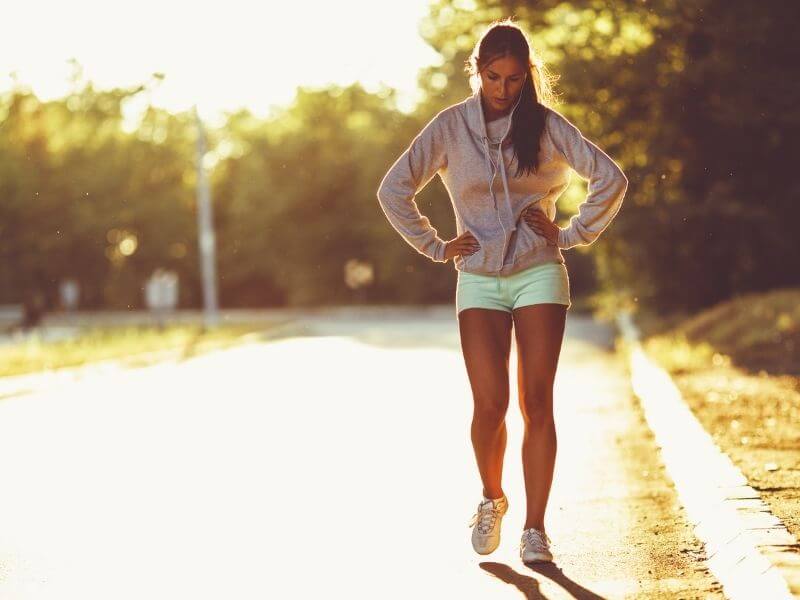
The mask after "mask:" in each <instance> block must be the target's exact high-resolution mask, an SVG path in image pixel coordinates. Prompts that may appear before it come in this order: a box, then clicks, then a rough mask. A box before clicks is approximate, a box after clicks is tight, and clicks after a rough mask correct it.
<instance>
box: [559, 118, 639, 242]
mask: <svg viewBox="0 0 800 600" xmlns="http://www.w3.org/2000/svg"><path fill="white" fill-rule="evenodd" d="M548 123H549V125H550V127H549V131H550V135H551V138H552V140H553V144H554V145H555V146H556V148H557V149H558V150H559V151H560V152H561V154H563V155H564V158H566V160H567V163H569V165H570V166H571V167H572V168H573V169H574V170H575V172H576V173H578V174H579V175H580V176H581V177H583V178H584V179H588V180H589V187H588V194H587V196H586V199H585V200H584V201H583V202H582V203H581V204H580V206H579V207H578V214H577V215H575V216H573V217H572V218H571V219H570V221H569V225H568V226H567V227H565V228H564V229H561V230H560V231H559V233H558V247H559V248H561V249H562V250H567V249H569V248H572V247H573V246H588V245H589V244H591V243H592V242H594V241H595V240H596V239H597V238H598V237H599V236H600V234H601V233H602V232H603V230H604V229H605V228H606V227H608V225H609V223H611V221H612V220H613V219H614V217H615V216H616V214H617V213H618V212H619V209H620V208H621V206H622V199H623V198H624V196H625V192H626V191H627V189H628V178H627V177H625V174H624V173H623V172H622V169H620V168H619V166H617V164H616V163H615V162H614V161H613V160H611V158H610V157H609V156H608V155H607V154H606V153H605V152H603V151H602V150H601V149H600V148H598V147H597V146H596V145H595V144H593V143H592V142H591V141H589V140H587V139H586V138H585V137H583V135H582V134H581V132H580V131H579V130H578V128H577V127H576V126H575V125H573V124H572V123H571V122H570V121H569V120H568V119H567V118H566V117H564V115H562V114H561V113H559V112H557V111H554V110H552V109H551V110H550V115H549V117H548Z"/></svg>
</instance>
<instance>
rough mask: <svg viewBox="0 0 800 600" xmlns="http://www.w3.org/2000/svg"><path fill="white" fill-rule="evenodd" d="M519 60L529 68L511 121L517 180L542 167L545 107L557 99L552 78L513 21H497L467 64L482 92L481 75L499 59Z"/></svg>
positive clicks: (485, 34)
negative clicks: (540, 162) (541, 152)
mask: <svg viewBox="0 0 800 600" xmlns="http://www.w3.org/2000/svg"><path fill="white" fill-rule="evenodd" d="M504 56H513V57H515V58H516V59H517V60H518V61H519V62H520V63H521V64H522V65H523V67H524V68H525V70H526V75H527V77H525V82H524V83H523V84H522V90H521V91H520V94H521V96H522V97H521V98H520V99H519V104H517V108H516V109H515V110H514V115H513V118H512V122H511V141H512V142H513V147H514V155H515V156H516V158H517V172H516V175H515V176H516V177H519V176H520V175H521V173H522V172H523V171H526V172H527V174H528V175H530V173H531V171H536V170H537V169H538V167H539V142H540V140H541V137H542V133H543V132H544V126H545V116H546V109H545V106H549V104H550V103H551V102H552V100H553V99H554V94H553V90H552V85H551V79H552V78H551V76H550V74H549V72H548V71H547V69H546V68H545V66H544V63H543V62H542V60H541V58H539V56H537V55H536V54H535V53H534V52H532V50H531V48H530V45H529V44H528V40H527V37H526V36H525V33H524V32H523V31H522V29H520V28H519V27H518V26H517V25H516V24H515V23H513V22H512V21H511V19H504V20H502V21H495V22H494V23H492V24H491V25H490V26H489V28H488V29H487V30H486V32H485V33H484V34H483V35H482V36H481V38H480V39H479V40H478V42H477V43H476V44H475V47H474V48H473V50H472V54H471V55H470V57H469V58H468V59H467V61H466V67H465V69H464V70H465V71H467V72H468V73H469V75H470V85H471V87H472V90H473V92H476V93H477V92H478V90H479V89H480V85H481V83H480V75H479V73H480V72H481V71H483V70H484V69H485V68H486V67H488V66H489V65H490V64H491V63H493V62H494V61H495V60H497V59H498V58H502V57H504Z"/></svg>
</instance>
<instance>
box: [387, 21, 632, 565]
mask: <svg viewBox="0 0 800 600" xmlns="http://www.w3.org/2000/svg"><path fill="white" fill-rule="evenodd" d="M467 71H468V72H469V74H470V83H471V86H472V89H473V90H474V92H473V94H472V95H471V96H470V97H468V98H466V99H465V100H464V101H462V102H460V103H458V104H454V105H452V106H450V107H448V108H446V109H444V110H443V111H441V112H440V113H439V114H437V115H436V116H435V117H434V118H433V119H432V120H431V121H430V122H429V123H428V124H427V125H426V126H425V127H424V128H423V130H422V131H421V132H420V133H419V134H418V135H417V136H416V137H415V138H414V140H413V141H412V142H411V145H410V146H409V147H408V149H407V150H406V151H405V152H404V153H403V154H402V155H401V156H400V158H398V159H397V161H396V162H395V163H394V165H392V167H391V168H390V169H389V171H388V173H387V174H386V176H385V177H384V179H383V181H382V182H381V185H380V188H379V189H378V193H377V195H378V200H379V202H380V206H381V207H382V209H383V211H384V214H385V215H386V217H387V219H388V220H389V222H390V223H391V225H392V226H393V227H394V228H395V229H396V230H397V231H398V233H400V235H401V236H402V237H403V238H404V239H405V240H406V241H407V242H408V243H409V244H410V245H412V246H413V247H414V248H415V249H416V250H417V251H418V252H420V253H422V254H424V255H426V256H427V257H429V258H430V259H431V260H434V261H436V262H447V261H448V260H450V259H451V258H452V259H453V263H454V266H455V269H456V271H457V272H458V283H457V286H456V313H457V318H458V324H459V332H460V337H461V346H462V352H463V355H464V361H465V364H466V369H467V375H468V377H469V382H470V386H471V388H472V395H473V401H474V412H473V419H472V431H471V437H472V443H473V446H474V449H475V457H476V460H477V464H478V471H479V473H480V477H481V481H482V483H483V490H482V492H483V499H482V501H480V502H479V504H478V508H477V511H476V513H475V515H474V516H473V519H472V521H471V522H470V526H473V531H472V545H473V547H474V549H475V551H476V552H478V553H479V554H489V553H490V552H493V551H494V550H495V549H496V548H497V546H498V545H499V543H500V523H501V520H502V518H503V515H504V514H505V513H506V510H507V509H508V499H507V498H506V496H505V494H504V493H503V489H502V485H501V476H502V467H503V456H504V453H505V445H506V427H505V415H506V410H507V408H508V401H509V375H508V360H509V352H510V346H511V329H512V324H513V329H514V332H515V336H516V342H517V352H518V360H517V365H518V369H517V371H518V389H519V400H520V409H521V412H522V417H523V421H524V424H525V434H524V440H523V444H522V460H523V473H524V478H525V491H526V496H527V517H526V521H525V524H524V528H523V532H522V539H521V541H520V557H521V558H522V560H523V561H525V562H532V561H552V558H553V557H552V553H551V552H550V542H551V540H550V538H549V537H548V536H547V534H546V533H545V524H544V514H545V507H546V504H547V499H548V496H549V493H550V486H551V483H552V478H553V467H554V463H555V456H556V431H555V424H554V422H553V382H554V379H555V373H556V366H557V363H558V357H559V353H560V350H561V342H562V338H563V333H564V324H565V320H566V313H567V310H568V308H569V307H570V305H571V302H570V290H569V276H568V273H567V269H566V266H565V264H564V257H563V255H562V254H561V251H562V250H566V249H568V248H572V247H573V246H578V245H589V244H591V243H592V242H594V240H596V239H597V237H598V236H599V235H600V233H601V232H602V231H603V230H604V229H605V228H606V227H607V226H608V225H609V223H610V222H611V220H612V219H613V218H614V217H615V215H616V214H617V212H618V211H619V209H620V206H621V205H622V199H623V197H624V195H625V192H626V190H627V187H628V180H627V178H626V177H625V175H624V174H623V172H622V170H621V169H620V168H619V167H618V166H617V165H616V163H614V161H613V160H611V158H609V157H608V155H606V154H605V153H604V152H603V151H602V150H601V149H600V148H598V147H597V146H596V145H594V144H593V143H592V142H591V141H589V140H587V139H585V138H584V137H583V136H582V135H581V132H580V131H579V130H578V129H577V128H576V127H575V125H573V124H572V123H571V122H570V121H569V120H567V119H566V118H565V117H564V116H563V115H562V114H561V113H559V112H558V111H555V110H553V109H552V108H549V107H548V106H546V104H545V103H547V102H549V98H550V89H549V83H548V81H547V77H546V72H545V70H544V68H543V67H542V66H541V63H540V61H538V60H537V59H535V57H534V58H532V56H531V51H530V47H529V44H528V42H527V39H526V36H525V34H524V33H523V31H522V30H521V29H520V28H519V27H518V26H517V25H515V24H514V23H512V22H511V21H510V20H506V21H501V22H498V23H495V24H493V25H492V26H491V27H490V28H489V29H488V30H487V31H486V32H485V33H484V35H483V36H482V37H481V39H480V40H479V41H478V43H477V44H476V46H475V48H474V50H473V52H472V56H471V57H470V59H469V60H468V66H467ZM571 169H574V170H575V171H576V172H577V173H578V174H579V175H581V176H582V177H583V178H585V179H588V180H589V185H588V195H587V197H586V199H585V200H584V202H583V203H582V204H581V205H580V207H579V209H578V214H577V215H576V216H573V217H572V218H571V220H570V222H569V225H568V226H567V227H566V228H563V229H562V228H560V227H558V226H557V225H556V224H555V223H554V222H553V220H554V218H555V214H556V201H557V199H558V197H559V196H560V195H561V193H562V192H563V191H564V190H565V189H566V187H567V185H568V184H569V181H570V176H571ZM437 173H438V174H439V176H440V177H441V179H442V181H443V182H444V184H445V187H446V188H447V190H448V193H449V195H450V199H451V202H452V205H453V209H454V213H455V217H456V231H457V233H458V236H457V237H455V238H454V239H452V240H450V241H447V242H445V241H444V240H442V239H441V238H439V237H438V235H437V230H436V229H434V228H433V227H432V226H431V224H430V221H429V220H428V218H427V217H425V216H423V215H421V214H420V213H419V210H418V208H417V204H416V202H415V201H414V198H415V195H416V194H417V193H418V192H419V190H421V189H422V188H423V187H424V186H425V185H427V183H428V182H429V181H430V180H431V178H432V177H433V176H434V175H435V174H437Z"/></svg>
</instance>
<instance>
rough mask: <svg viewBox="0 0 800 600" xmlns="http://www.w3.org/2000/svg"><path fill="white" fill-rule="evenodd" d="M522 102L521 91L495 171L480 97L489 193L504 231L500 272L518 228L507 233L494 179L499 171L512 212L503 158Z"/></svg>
mask: <svg viewBox="0 0 800 600" xmlns="http://www.w3.org/2000/svg"><path fill="white" fill-rule="evenodd" d="M479 93H480V92H479ZM520 100H522V92H521V91H520V93H519V97H518V98H517V101H516V103H515V104H514V107H513V108H512V109H511V112H510V113H509V118H508V126H507V127H506V132H505V133H504V134H503V137H501V138H500V143H499V144H498V147H497V162H498V167H497V169H495V168H494V161H492V160H491V157H490V150H489V143H488V140H489V138H488V136H487V133H488V131H487V129H486V120H485V119H484V115H483V106H482V104H481V100H480V96H479V97H478V110H479V111H480V118H481V123H482V125H483V134H482V135H481V139H482V140H483V150H484V156H485V157H486V163H487V166H488V167H489V170H490V173H491V179H490V180H489V193H490V194H491V195H492V199H493V201H494V208H495V214H496V215H497V220H498V222H499V223H500V227H501V228H502V229H503V251H502V252H501V254H500V261H499V262H500V264H499V265H498V267H497V268H498V270H502V268H503V265H504V260H505V257H506V251H507V250H508V244H509V242H510V241H511V237H512V236H513V233H514V230H516V228H517V226H516V223H513V224H512V228H511V232H510V233H509V232H507V231H506V228H505V225H503V218H502V215H501V211H500V209H499V208H498V205H497V198H496V196H495V194H494V190H493V189H492V186H493V184H494V178H495V176H496V175H497V171H500V178H501V179H502V182H503V193H504V194H505V201H506V205H507V207H508V209H509V210H511V194H510V193H509V191H508V178H507V177H506V168H505V167H506V161H505V159H504V158H503V142H504V141H505V139H506V137H507V136H508V132H509V131H511V126H512V124H513V120H514V111H515V110H516V109H517V106H518V105H519V102H520Z"/></svg>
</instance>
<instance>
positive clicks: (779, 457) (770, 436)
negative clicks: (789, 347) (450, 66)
mask: <svg viewBox="0 0 800 600" xmlns="http://www.w3.org/2000/svg"><path fill="white" fill-rule="evenodd" d="M672 377H673V380H674V381H675V383H676V385H677V386H678V388H679V389H680V391H681V393H682V394H683V397H684V398H685V399H686V401H687V402H688V404H689V406H690V407H691V409H692V410H693V412H694V414H695V415H696V416H697V417H698V419H699V420H700V421H701V423H702V424H703V426H704V427H705V429H706V431H708V432H709V433H710V434H711V435H712V437H713V438H714V441H715V442H716V443H717V444H718V445H719V446H720V448H721V449H722V450H724V451H725V452H726V453H727V454H728V456H730V457H731V460H733V462H734V463H735V464H736V466H737V467H739V469H741V471H742V473H743V474H744V475H745V477H747V479H748V481H749V482H750V485H752V487H753V488H755V489H756V490H758V491H759V492H760V493H761V495H762V497H763V499H764V502H765V503H767V505H769V507H770V510H771V511H772V513H773V514H775V516H777V517H778V518H780V519H781V520H782V521H783V522H784V523H785V524H786V527H787V529H788V530H789V531H790V532H791V533H792V534H793V535H794V536H795V537H798V538H800V377H794V376H789V375H784V376H774V375H767V374H766V373H764V372H761V373H759V374H755V375H754V374H748V373H746V372H744V371H742V370H739V369H736V368H734V367H728V366H724V367H717V368H712V369H705V370H698V371H695V372H691V373H673V374H672ZM797 551H798V552H800V548H797Z"/></svg>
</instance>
